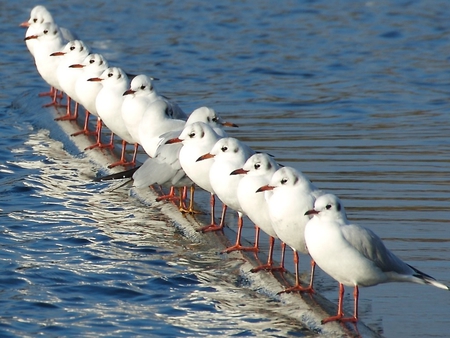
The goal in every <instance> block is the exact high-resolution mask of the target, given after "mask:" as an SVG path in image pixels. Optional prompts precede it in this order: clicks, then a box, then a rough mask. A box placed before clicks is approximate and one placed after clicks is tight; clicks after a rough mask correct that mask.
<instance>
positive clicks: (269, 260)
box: [250, 236, 286, 272]
mask: <svg viewBox="0 0 450 338" xmlns="http://www.w3.org/2000/svg"><path fill="white" fill-rule="evenodd" d="M274 246H275V238H274V237H272V236H270V237H269V254H268V257H267V263H266V264H263V265H260V266H257V267H256V268H253V269H251V270H250V271H251V272H258V271H261V270H266V271H281V272H284V271H286V269H285V268H284V266H283V265H280V266H273V248H274Z"/></svg>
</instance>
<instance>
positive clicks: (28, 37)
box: [23, 35, 38, 41]
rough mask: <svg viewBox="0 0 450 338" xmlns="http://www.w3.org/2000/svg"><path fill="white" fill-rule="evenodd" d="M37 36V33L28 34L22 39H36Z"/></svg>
mask: <svg viewBox="0 0 450 338" xmlns="http://www.w3.org/2000/svg"><path fill="white" fill-rule="evenodd" d="M37 38H38V36H37V35H29V36H26V37H25V39H23V40H24V41H27V40H31V39H37Z"/></svg>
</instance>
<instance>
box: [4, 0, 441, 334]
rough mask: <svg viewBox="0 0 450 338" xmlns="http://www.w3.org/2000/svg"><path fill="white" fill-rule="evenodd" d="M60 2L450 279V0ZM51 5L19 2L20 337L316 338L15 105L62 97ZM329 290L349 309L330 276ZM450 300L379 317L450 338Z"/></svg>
mask: <svg viewBox="0 0 450 338" xmlns="http://www.w3.org/2000/svg"><path fill="white" fill-rule="evenodd" d="M43 4H44V5H46V6H47V7H48V8H49V9H50V10H51V11H52V13H53V15H54V17H55V19H56V20H57V21H58V22H60V23H64V25H65V26H68V27H70V28H71V29H73V30H76V32H77V33H78V35H79V36H80V37H81V38H82V39H83V40H84V41H85V42H86V43H88V44H89V45H90V46H93V48H94V49H95V50H96V51H98V52H100V53H102V54H104V55H105V57H106V58H107V59H108V60H110V63H112V64H114V65H119V66H121V67H122V68H124V69H126V70H127V71H128V72H134V73H146V74H150V75H153V76H156V77H159V78H160V79H161V80H160V81H159V82H158V83H156V84H155V85H156V86H157V89H158V90H159V91H160V92H162V93H164V94H165V95H167V96H169V97H172V98H176V100H177V101H178V103H179V104H180V106H181V107H183V108H184V109H185V110H186V111H191V110H193V109H195V108H197V107H199V106H201V105H208V106H211V107H213V108H215V109H216V111H218V112H219V113H220V114H221V115H222V116H223V117H224V118H225V119H226V120H229V121H232V122H234V123H237V124H239V125H240V128H239V130H238V131H233V132H232V133H233V135H235V136H237V137H239V138H241V139H243V140H245V141H246V142H247V143H249V144H250V145H251V146H252V147H254V148H256V149H258V150H265V151H268V152H269V153H271V154H273V155H275V156H276V157H277V159H278V160H279V162H281V163H283V164H285V165H292V166H295V167H297V168H299V169H301V170H302V171H303V172H305V173H306V174H307V175H308V177H310V179H311V180H312V181H314V182H315V184H316V185H317V186H319V187H320V188H322V189H325V190H327V191H330V192H333V193H336V194H337V195H339V196H340V197H341V199H342V200H343V202H344V204H345V206H346V209H347V211H348V214H349V218H350V219H351V220H353V221H355V222H357V223H359V224H362V225H364V226H367V227H370V228H371V229H373V230H374V231H375V232H376V233H377V234H379V235H380V236H381V237H382V238H383V239H384V241H385V243H386V245H387V246H388V247H389V248H390V249H391V250H393V251H394V252H395V253H396V254H398V255H399V256H400V257H401V258H402V259H404V260H405V261H407V262H408V263H410V264H411V265H413V266H415V267H417V268H419V269H420V270H423V271H425V272H427V273H429V274H430V275H432V276H434V277H435V278H437V279H438V280H441V281H443V282H445V283H447V284H450V277H449V274H448V261H449V258H450V249H449V240H450V236H449V234H448V231H447V228H448V218H449V212H448V205H449V204H448V201H449V197H450V192H449V190H450V189H449V183H448V182H449V180H448V165H449V161H450V159H449V157H448V152H449V148H450V147H449V143H450V141H449V139H448V135H449V127H448V125H449V119H448V116H447V111H448V109H449V102H448V86H449V81H448V78H449V70H448V69H449V49H448V45H449V41H448V39H449V38H448V36H449V34H448V33H449V30H450V23H449V22H448V17H449V15H450V4H449V3H448V2H447V1H434V2H433V6H430V3H428V2H420V1H376V2H375V1H368V2H360V1H353V2H328V1H305V2H301V3H299V2H297V1H284V2H272V1H239V2H237V1H236V2H235V1H233V2H230V3H219V4H215V3H207V4H206V3H203V2H200V1H195V0H188V1H183V2H167V3H161V2H153V1H134V2H127V3H125V2H120V1H108V2H90V3H87V4H86V3H85V2H84V1H71V2H70V4H66V3H64V4H61V3H60V2H57V1H47V2H46V3H43ZM34 5H35V4H34V3H30V2H28V1H21V0H19V1H15V2H5V3H1V4H0V16H1V19H2V20H1V23H0V29H1V32H2V38H3V41H2V44H0V49H1V52H2V59H1V60H0V66H1V68H0V74H1V76H2V81H1V82H0V86H1V90H0V102H1V111H0V114H1V117H2V121H3V123H2V125H1V126H0V135H1V137H0V144H1V147H0V158H1V160H0V180H1V183H2V184H1V188H0V191H1V194H0V212H1V216H2V218H1V220H2V222H1V233H2V237H1V239H0V245H1V250H0V264H1V269H2V271H3V273H2V277H1V278H0V284H1V291H2V292H1V296H0V301H1V303H2V308H3V311H2V315H1V317H0V332H1V335H2V336H5V337H6V336H17V337H18V336H20V337H28V336H29V337H31V336H36V335H38V334H39V335H43V336H48V337H56V336H80V335H81V336H131V335H141V336H162V335H166V336H200V335H204V336H231V335H240V336H271V335H272V336H305V335H312V334H314V333H311V332H307V331H305V330H304V329H303V328H302V327H301V326H300V325H299V324H298V323H294V322H292V321H291V320H289V318H287V317H284V316H283V315H282V313H281V312H280V311H278V309H279V308H282V307H283V304H281V303H279V302H277V301H274V300H273V299H271V298H270V297H267V296H265V295H263V294H261V293H259V292H257V290H256V291H255V290H252V289H251V288H248V287H246V286H245V285H242V283H240V282H239V280H238V276H236V275H235V274H233V272H234V271H235V268H236V265H238V264H239V262H236V261H233V260H228V259H226V258H224V257H222V256H220V255H217V254H216V253H215V252H212V251H202V250H199V248H198V246H197V244H196V243H193V242H191V241H189V240H188V239H186V238H185V237H183V236H182V235H181V234H179V233H177V231H176V230H175V229H174V228H173V227H172V226H171V225H170V221H169V220H167V219H166V218H165V217H164V216H163V215H161V214H159V213H158V212H157V211H156V210H154V209H149V208H148V207H146V206H144V205H143V204H142V203H140V202H139V201H137V200H136V199H133V198H129V197H128V196H127V192H126V190H117V191H115V192H105V191H104V188H105V186H103V185H97V184H93V183H91V182H90V180H89V178H90V177H92V176H93V175H94V174H95V173H96V172H97V171H98V170H100V169H101V168H99V167H98V166H97V165H96V164H95V163H92V162H91V161H89V160H88V159H87V158H85V157H84V156H83V154H79V153H78V152H77V151H76V149H75V148H73V147H71V146H70V142H69V141H68V140H63V143H61V142H55V141H54V139H61V138H62V137H63V136H61V135H52V134H49V132H48V131H46V128H45V125H43V124H44V122H43V121H41V119H40V118H39V117H38V116H35V115H33V111H27V112H25V111H23V110H22V109H21V106H20V105H16V104H14V105H13V104H12V102H22V103H23V102H25V103H26V102H27V100H29V97H28V96H27V93H29V92H30V91H36V90H43V89H46V86H45V85H44V84H43V82H42V81H41V80H40V78H39V76H38V75H37V73H36V71H35V68H34V66H33V63H32V60H31V57H30V56H29V54H28V52H27V51H26V48H25V45H24V43H23V36H24V31H23V30H21V29H19V28H18V27H17V26H18V24H19V23H20V22H22V21H24V20H25V19H27V18H28V16H29V11H30V9H31V8H32V7H33V6H34ZM49 123H50V124H51V123H52V121H50V122H49ZM47 129H49V130H52V126H51V125H49V126H48V128H47ZM52 132H54V131H52ZM303 259H304V258H303ZM303 261H305V260H303ZM303 261H302V262H303ZM303 267H305V265H303ZM317 287H318V291H319V292H320V293H321V294H323V295H325V296H326V297H327V298H329V299H331V300H333V301H336V299H337V285H336V283H335V282H334V281H332V280H331V279H330V278H329V277H327V276H326V275H324V274H323V273H320V272H319V275H318V277H317ZM347 291H348V292H349V293H350V290H347ZM446 297H448V295H447V294H446V293H445V292H444V291H442V290H438V289H436V288H432V287H426V286H421V285H409V284H408V285H403V284H388V285H381V286H377V287H373V288H365V289H362V290H361V303H360V310H361V319H362V320H363V321H364V322H365V323H366V324H368V325H370V326H372V327H373V328H374V329H375V330H379V331H381V332H382V333H383V334H384V335H385V336H387V337H424V336H433V337H445V336H447V335H448V329H449V325H448V318H447V314H448V313H449V312H450V302H449V300H448V298H446Z"/></svg>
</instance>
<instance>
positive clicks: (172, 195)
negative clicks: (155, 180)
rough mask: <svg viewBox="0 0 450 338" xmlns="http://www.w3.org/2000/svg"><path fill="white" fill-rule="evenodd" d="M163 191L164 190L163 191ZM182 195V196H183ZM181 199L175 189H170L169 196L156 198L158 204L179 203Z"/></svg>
mask: <svg viewBox="0 0 450 338" xmlns="http://www.w3.org/2000/svg"><path fill="white" fill-rule="evenodd" d="M161 191H162V189H161ZM181 195H182V194H180V196H181ZM179 199H180V197H178V196H177V195H175V187H170V191H169V193H168V194H167V195H162V196H159V197H157V198H156V201H157V202H160V201H172V202H174V201H178V200H179Z"/></svg>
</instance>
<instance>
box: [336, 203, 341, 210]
mask: <svg viewBox="0 0 450 338" xmlns="http://www.w3.org/2000/svg"><path fill="white" fill-rule="evenodd" d="M336 209H337V211H341V204H340V203H338V204H337V205H336Z"/></svg>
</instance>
